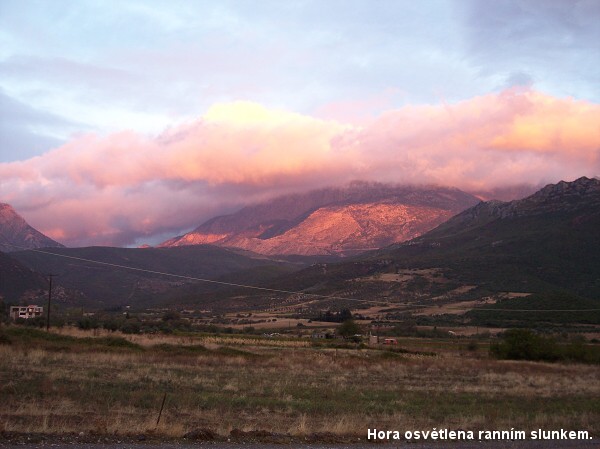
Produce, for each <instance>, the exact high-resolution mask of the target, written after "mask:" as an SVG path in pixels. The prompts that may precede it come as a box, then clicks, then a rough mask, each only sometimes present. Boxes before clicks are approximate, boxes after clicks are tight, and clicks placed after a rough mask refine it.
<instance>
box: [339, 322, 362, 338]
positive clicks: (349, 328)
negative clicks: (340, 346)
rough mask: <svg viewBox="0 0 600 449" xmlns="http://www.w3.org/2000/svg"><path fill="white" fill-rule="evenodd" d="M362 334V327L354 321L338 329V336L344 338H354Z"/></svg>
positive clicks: (344, 323)
mask: <svg viewBox="0 0 600 449" xmlns="http://www.w3.org/2000/svg"><path fill="white" fill-rule="evenodd" d="M361 332H362V330H361V328H360V326H359V325H358V324H356V322H355V321H354V320H346V321H344V322H343V323H342V324H341V325H340V327H338V334H339V335H341V336H342V337H344V338H348V337H352V336H353V335H356V334H360V333H361Z"/></svg>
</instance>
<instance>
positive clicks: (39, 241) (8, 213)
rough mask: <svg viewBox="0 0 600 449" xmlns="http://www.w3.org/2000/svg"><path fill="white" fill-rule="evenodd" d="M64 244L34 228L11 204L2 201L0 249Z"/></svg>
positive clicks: (14, 249) (11, 249)
mask: <svg viewBox="0 0 600 449" xmlns="http://www.w3.org/2000/svg"><path fill="white" fill-rule="evenodd" d="M62 246H63V245H61V244H60V243H58V242H55V241H54V240H52V239H51V238H49V237H47V236H45V235H44V234H42V233H41V232H39V231H38V230H36V229H34V228H32V227H31V226H30V225H29V224H28V223H27V222H26V221H25V220H24V219H23V217H21V216H20V215H19V214H18V213H17V212H16V211H15V210H14V209H13V207H12V206H11V205H9V204H6V203H0V251H4V252H13V251H19V250H22V249H32V248H47V247H54V248H56V247H62Z"/></svg>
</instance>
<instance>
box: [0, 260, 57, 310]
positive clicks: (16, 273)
mask: <svg viewBox="0 0 600 449" xmlns="http://www.w3.org/2000/svg"><path fill="white" fill-rule="evenodd" d="M47 288H48V283H47V281H46V279H44V277H43V276H41V275H40V274H38V273H35V272H33V271H32V270H30V269H29V268H27V267H26V266H24V265H23V264H22V263H20V262H19V261H17V260H15V259H14V258H12V257H10V256H9V255H8V254H5V253H2V252H0V297H1V298H3V299H4V301H6V302H7V303H11V304H12V303H14V304H16V303H18V302H19V301H20V300H21V299H23V301H25V302H26V301H27V298H32V297H33V296H36V295H37V294H38V293H39V291H40V290H42V289H43V290H45V289H47Z"/></svg>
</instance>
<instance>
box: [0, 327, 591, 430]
mask: <svg viewBox="0 0 600 449" xmlns="http://www.w3.org/2000/svg"><path fill="white" fill-rule="evenodd" d="M88 335H89V334H88ZM146 338H147V337H146ZM179 338H180V337H162V338H160V339H149V338H147V340H143V339H141V338H140V339H139V340H138V341H137V342H138V343H140V344H144V345H145V346H146V349H145V350H133V349H131V350H130V349H127V348H125V349H123V350H119V351H108V350H107V351H104V350H98V349H94V350H93V351H92V350H89V351H85V350H81V349H78V350H74V349H73V348H70V347H69V345H66V346H63V347H59V348H58V349H57V348H54V349H35V348H32V347H31V346H30V345H24V344H19V342H13V344H12V345H4V346H0V397H2V401H1V404H0V431H3V430H4V431H18V432H32V431H35V432H50V433H63V432H81V431H85V432H92V431H93V432H100V433H107V434H138V433H143V432H147V431H154V430H155V427H156V418H157V416H158V410H159V407H160V403H161V400H162V397H163V394H164V393H167V401H166V406H165V410H164V412H163V416H162V418H161V423H160V425H159V426H158V428H157V429H156V432H158V433H161V434H164V435H169V436H180V435H182V434H184V433H185V432H186V431H189V430H191V429H195V428H210V429H212V430H213V431H216V432H217V433H219V434H221V435H228V434H229V432H230V431H231V430H232V429H240V430H243V431H248V430H259V429H260V430H267V431H271V432H278V433H288V434H292V435H300V436H301V435H307V434H310V433H315V432H331V433H335V434H343V435H349V434H354V435H358V436H361V437H362V436H365V435H366V432H367V429H368V428H389V429H417V428H431V427H437V428H444V427H447V428H455V429H456V428H462V429H473V430H475V429H481V428H487V429H490V428H494V429H502V428H510V427H515V428H517V427H518V428H519V429H524V430H525V429H531V428H537V427H542V428H572V429H587V430H590V431H592V432H594V433H595V434H598V432H599V431H600V424H599V423H600V400H599V399H600V382H599V380H600V369H599V368H598V367H595V366H582V365H550V364H543V363H531V362H501V361H495V360H490V359H487V358H482V359H477V358H473V357H465V356H462V357H461V356H459V355H458V354H456V353H454V352H451V353H448V354H445V355H444V356H441V357H425V356H406V355H400V354H396V353H390V352H382V351H378V350H341V349H338V350H335V349H328V348H309V347H302V346H301V345H298V346H297V347H295V346H294V345H288V346H268V345H269V344H271V343H272V342H276V341H277V340H273V341H269V340H258V339H242V338H240V339H239V340H238V339H231V338H222V337H211V338H206V337H205V338H204V339H203V340H202V342H203V343H205V346H206V347H207V348H208V349H206V350H203V351H202V352H198V353H195V352H193V351H191V350H188V352H185V351H176V350H174V349H172V348H176V345H179V344H180V343H182V344H186V345H187V344H190V341H189V340H186V341H185V342H182V341H180V340H179ZM242 340H243V341H242ZM150 342H152V343H150ZM156 342H161V343H168V344H170V345H173V346H171V347H169V348H171V350H168V349H165V348H162V349H160V348H152V347H151V345H153V344H156ZM198 343H199V340H198V339H193V344H195V345H197V344H198ZM287 343H294V344H296V343H304V342H299V341H298V342H287ZM240 345H243V348H240ZM211 348H212V349H211ZM190 349H193V348H190Z"/></svg>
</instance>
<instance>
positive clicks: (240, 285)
mask: <svg viewBox="0 0 600 449" xmlns="http://www.w3.org/2000/svg"><path fill="white" fill-rule="evenodd" d="M9 245H10V246H14V247H15V248H20V249H23V250H26V251H32V252H36V253H41V254H47V255H52V256H57V257H63V258H66V259H72V260H78V261H82V262H88V263H95V264H99V265H105V266H109V267H114V268H121V269H125V270H131V271H138V272H143V273H150V274H157V275H160V276H170V277H175V278H178V279H188V280H191V281H198V282H207V283H211V284H219V285H227V286H229V287H240V288H248V289H253V290H261V291H267V292H272V293H285V294H288V295H304V296H313V297H317V298H321V299H340V300H344V301H359V302H364V303H372V304H380V305H383V304H385V305H387V304H389V303H387V302H383V301H372V300H368V299H359V298H346V297H342V296H332V295H320V294H318V293H306V292H299V291H293V290H280V289H276V288H268V287H258V286H256V285H246V284H237V283H235V282H226V281H216V280H214V279H204V278H198V277H194V276H185V275H181V274H175V273H167V272H164V271H156V270H148V269H145V268H138V267H129V266H127V265H121V264H116V263H111V262H102V261H100V260H93V259H87V258H84V257H76V256H68V255H66V254H57V253H53V252H50V251H43V250H40V249H31V248H25V247H23V246H19V245H13V244H10V243H9Z"/></svg>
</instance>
